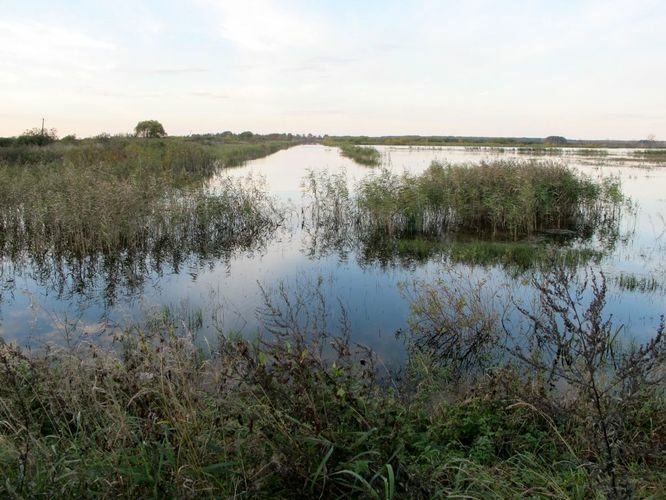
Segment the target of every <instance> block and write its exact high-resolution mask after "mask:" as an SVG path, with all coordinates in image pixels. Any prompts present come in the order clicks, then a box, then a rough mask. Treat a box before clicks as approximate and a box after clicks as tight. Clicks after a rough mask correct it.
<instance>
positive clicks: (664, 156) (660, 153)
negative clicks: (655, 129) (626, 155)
mask: <svg viewBox="0 0 666 500" xmlns="http://www.w3.org/2000/svg"><path fill="white" fill-rule="evenodd" d="M631 154H632V156H633V157H634V158H640V159H642V160H648V161H665V160H666V149H641V150H637V151H632V153H631Z"/></svg>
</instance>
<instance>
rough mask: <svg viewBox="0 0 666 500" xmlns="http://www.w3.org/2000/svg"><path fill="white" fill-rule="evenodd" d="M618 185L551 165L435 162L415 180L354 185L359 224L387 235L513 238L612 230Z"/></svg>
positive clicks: (382, 176) (391, 177)
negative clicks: (551, 232) (458, 234)
mask: <svg viewBox="0 0 666 500" xmlns="http://www.w3.org/2000/svg"><path fill="white" fill-rule="evenodd" d="M623 201H624V200H623V197H622V195H621V192H620V187H619V183H618V182H617V181H615V180H613V179H604V180H602V181H599V182H595V181H593V180H591V179H589V178H585V177H582V176H578V175H576V174H575V173H574V172H573V171H571V170H570V169H569V168H567V167H566V166H564V165H562V164H558V163H552V162H535V161H528V162H519V161H493V162H489V163H485V162H483V163H481V164H479V165H442V164H439V163H433V164H432V165H431V166H430V168H428V170H426V171H425V172H424V173H423V174H421V175H418V176H413V175H408V174H405V175H402V176H397V175H395V174H393V173H391V172H390V171H388V170H384V171H382V172H381V173H379V174H378V175H376V176H372V177H369V178H368V179H367V180H365V181H363V182H362V183H361V185H360V186H359V196H358V200H357V206H358V220H359V221H360V223H361V224H365V225H369V226H372V227H375V228H377V229H380V230H382V231H384V232H386V233H387V234H396V235H410V234H412V235H413V234H426V235H441V234H443V233H446V232H450V231H459V232H460V231H462V232H468V233H477V234H487V235H491V236H499V235H505V236H507V237H509V238H512V239H517V238H519V237H522V236H525V235H530V234H533V233H536V232H538V231H540V230H544V229H559V230H562V229H566V230H569V231H575V232H579V233H582V232H585V231H589V230H590V229H591V228H594V227H600V226H605V225H606V226H607V225H613V224H616V223H617V221H618V218H619V215H620V213H621V208H622V206H623Z"/></svg>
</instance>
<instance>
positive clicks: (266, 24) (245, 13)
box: [208, 0, 321, 52]
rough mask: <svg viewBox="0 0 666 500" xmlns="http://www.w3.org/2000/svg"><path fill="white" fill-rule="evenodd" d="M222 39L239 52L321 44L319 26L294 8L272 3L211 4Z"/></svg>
mask: <svg viewBox="0 0 666 500" xmlns="http://www.w3.org/2000/svg"><path fill="white" fill-rule="evenodd" d="M208 5H210V6H211V7H213V9H214V11H215V12H216V13H217V15H218V16H219V19H220V29H221V33H222V36H223V37H224V38H226V39H227V40H229V41H230V42H232V43H233V44H234V45H236V46H237V47H238V48H240V49H244V50H250V51H257V52H277V51H283V50H286V49H296V50H298V49H299V48H304V47H308V46H311V45H312V44H315V43H319V42H320V41H321V40H320V36H319V32H318V30H317V24H318V23H317V22H316V21H315V19H314V18H313V17H311V16H308V15H306V14H305V13H304V12H302V11H301V10H299V9H298V8H297V7H296V6H295V5H293V4H291V5H289V4H288V3H285V2H280V3H279V4H278V2H274V1H271V0H245V1H242V2H239V1H236V0H217V1H216V0H210V1H209V2H208Z"/></svg>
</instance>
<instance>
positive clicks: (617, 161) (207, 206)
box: [0, 145, 666, 364]
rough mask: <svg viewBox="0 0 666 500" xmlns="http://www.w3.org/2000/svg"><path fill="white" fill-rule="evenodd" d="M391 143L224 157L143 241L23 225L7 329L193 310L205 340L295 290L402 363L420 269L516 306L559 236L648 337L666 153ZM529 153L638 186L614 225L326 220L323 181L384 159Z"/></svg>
mask: <svg viewBox="0 0 666 500" xmlns="http://www.w3.org/2000/svg"><path fill="white" fill-rule="evenodd" d="M377 149H378V150H379V152H380V155H381V160H380V162H381V166H380V167H374V168H373V167H367V166H362V165H359V164H357V163H355V162H354V161H352V160H351V159H349V158H345V157H343V156H341V154H340V151H339V149H338V148H335V147H327V146H322V145H301V146H296V147H293V148H290V149H287V150H283V151H279V152H277V153H275V154H273V155H271V156H268V157H265V158H262V159H259V160H254V161H250V162H248V163H247V164H246V165H244V166H241V167H234V168H227V169H223V170H220V171H219V172H217V173H216V174H215V175H214V176H213V177H212V178H211V179H210V180H209V181H208V182H207V183H206V185H205V186H204V187H202V188H200V189H198V190H197V191H188V192H187V193H186V194H184V193H183V192H181V193H179V194H178V195H177V196H175V197H172V198H170V199H169V200H166V201H165V200H164V199H161V200H160V202H159V203H160V204H159V208H157V209H156V210H155V211H153V212H151V214H150V217H151V218H150V219H149V222H148V223H147V224H146V225H145V228H143V229H142V230H141V231H140V233H137V236H136V239H135V240H134V241H135V243H133V246H132V247H128V246H127V245H124V246H121V247H119V248H122V250H121V251H119V252H118V253H117V254H114V252H113V248H116V247H109V248H111V249H110V250H109V249H106V248H105V249H102V250H100V252H98V254H97V255H95V256H93V255H91V253H90V252H80V253H79V255H78V256H77V255H74V254H72V255H67V252H64V253H61V254H57V252H54V250H53V248H51V247H48V246H45V247H44V248H43V249H41V250H39V249H37V250H36V249H35V248H34V247H35V245H34V242H31V241H27V240H19V239H18V238H17V239H16V240H14V241H13V242H12V246H11V248H10V247H9V246H6V247H5V248H4V250H3V254H2V255H1V259H2V267H1V270H0V334H1V335H2V336H4V337H5V338H6V339H11V340H14V341H16V342H18V343H19V344H21V345H38V344H42V343H44V342H61V341H62V340H63V339H66V338H68V337H70V336H76V337H77V338H80V337H81V336H85V337H90V338H94V339H96V341H99V342H105V341H107V340H108V339H109V338H111V336H112V335H113V333H114V332H115V331H116V330H117V329H119V328H122V327H123V326H124V325H125V324H127V323H129V322H130V321H133V320H137V319H141V318H143V317H145V316H146V314H174V313H178V314H183V316H184V317H186V318H187V321H188V322H189V326H190V327H192V329H193V330H196V331H197V332H198V333H199V335H200V339H202V341H203V339H205V338H214V337H215V336H216V335H218V334H219V333H221V332H222V333H225V334H229V333H239V334H241V335H243V336H245V337H252V336H254V335H256V334H257V333H258V332H260V331H262V330H263V329H265V327H266V314H265V313H266V307H267V305H273V306H277V307H283V306H285V305H287V304H288V303H289V304H291V305H292V306H297V309H298V311H299V321H306V322H308V321H309V322H313V321H316V322H318V324H321V325H322V326H321V327H322V328H324V327H325V328H327V329H330V330H335V329H336V328H337V325H338V324H339V321H340V320H341V319H342V318H344V319H345V321H347V322H348V327H349V330H350V332H351V338H352V340H353V341H355V342H359V343H361V344H364V345H367V346H369V347H370V348H372V349H373V350H375V351H376V352H377V353H378V355H379V356H380V359H381V360H382V361H383V362H385V363H387V364H395V363H399V362H400V361H401V360H402V359H403V357H404V350H405V347H404V340H403V339H402V338H400V336H396V332H400V331H403V330H405V329H406V327H407V320H408V317H409V313H410V291H409V290H410V285H411V284H412V283H414V282H415V281H417V282H420V283H428V282H433V281H434V280H438V279H442V280H445V281H446V282H448V283H460V284H462V285H464V284H468V283H473V282H476V281H478V280H483V282H484V283H485V285H484V287H485V288H486V289H487V290H493V293H494V295H495V300H496V302H497V304H498V307H499V308H502V307H503V305H505V304H507V303H509V302H511V301H515V300H520V301H526V302H529V300H530V298H531V295H530V294H531V291H530V286H529V277H530V273H531V272H532V271H533V269H535V268H536V267H537V266H538V265H539V263H540V262H541V261H542V260H543V259H542V257H543V256H545V255H546V254H547V253H548V254H549V253H552V252H559V253H558V255H560V257H561V258H563V259H564V260H565V261H566V262H568V264H569V265H570V266H572V267H573V268H575V270H576V272H578V273H584V271H585V269H586V268H588V267H590V266H591V267H593V268H595V269H601V270H602V271H603V273H604V275H605V278H606V283H607V285H608V294H607V302H608V303H607V312H609V313H612V317H613V321H614V323H615V324H616V325H620V324H622V325H624V326H623V335H626V336H627V338H637V339H639V340H643V339H645V338H648V337H649V336H651V335H652V334H653V333H654V331H655V330H656V329H657V327H658V324H659V319H660V315H661V314H662V313H663V312H664V311H665V310H666V295H665V293H664V286H665V285H666V261H665V259H664V258H663V255H664V250H665V247H666V219H665V216H666V196H665V195H664V190H663V186H664V185H666V168H664V167H662V166H660V163H659V161H653V160H651V159H650V158H647V159H646V157H645V156H644V155H642V154H640V152H636V151H632V150H575V149H560V150H557V151H556V154H552V153H551V154H548V155H545V154H543V152H542V151H534V150H528V149H524V148H522V149H521V148H502V149H498V148H462V147H461V148H423V147H389V146H379V147H377ZM530 159H534V160H538V161H552V162H557V163H564V164H566V165H568V166H569V167H570V168H572V169H574V170H576V171H577V172H578V173H580V174H583V175H586V176H589V177H590V178H591V179H593V180H595V181H599V182H601V181H602V180H603V179H612V180H613V181H614V182H619V185H620V189H621V192H622V194H623V195H624V196H625V197H627V198H628V199H629V202H628V203H624V204H623V208H622V210H621V213H619V216H618V217H619V218H618V220H617V221H615V222H614V225H613V228H612V230H608V231H606V232H605V233H604V232H603V231H601V232H600V231H597V230H596V229H595V230H590V231H589V232H587V233H586V234H581V233H578V232H572V231H568V230H556V228H553V229H552V230H543V228H541V229H540V230H539V231H535V232H534V233H533V234H530V235H524V236H520V237H513V238H506V237H503V236H502V235H499V236H497V235H496V236H494V237H493V236H492V235H491V236H488V235H484V236H483V237H481V236H479V235H475V234H468V233H466V232H463V231H457V232H455V233H451V234H443V235H441V234H440V235H438V236H437V237H436V238H434V237H432V235H431V236H430V237H427V238H426V237H421V236H414V235H410V236H405V235H397V236H396V237H395V238H393V239H392V240H391V241H390V243H389V244H386V241H384V240H382V241H381V242H376V241H375V240H372V241H369V240H368V239H367V238H364V236H363V235H362V234H361V233H359V231H358V230H355V229H354V230H353V228H352V227H351V226H352V225H353V224H351V223H350V222H349V221H348V220H346V219H345V220H346V222H345V223H344V224H343V226H344V227H339V225H338V226H336V227H333V228H332V226H330V225H327V224H325V223H313V220H314V219H313V215H312V211H313V210H315V209H316V207H315V201H316V200H314V199H313V192H312V190H311V188H312V185H313V184H312V182H319V184H318V185H319V186H321V185H322V184H321V182H322V181H324V180H326V179H328V181H332V180H333V181H335V182H338V183H339V184H338V187H340V186H342V185H344V186H346V189H347V190H348V192H347V195H348V196H349V197H353V196H355V194H354V193H355V190H356V188H357V186H358V185H359V183H360V182H362V181H363V179H366V178H367V177H368V176H375V177H376V176H378V175H380V172H386V171H388V172H392V173H394V174H396V175H401V174H402V173H403V172H408V173H409V174H411V175H419V174H422V173H423V172H425V171H426V170H427V169H428V167H429V166H430V165H431V163H432V162H433V161H438V162H441V163H446V164H458V163H465V164H472V163H479V162H481V161H494V160H507V161H508V160H516V161H525V160H530ZM320 194H321V193H320ZM319 201H321V200H319ZM225 204H226V205H225ZM227 205H228V206H232V207H235V208H234V210H235V212H233V213H235V214H236V215H237V214H238V211H237V210H238V207H244V208H243V210H246V212H243V214H244V217H245V218H242V217H240V218H238V219H237V220H236V219H234V216H233V213H232V212H225V208H224V207H225V206H227ZM248 214H249V215H248ZM249 216H251V220H252V221H253V222H252V224H251V227H250V226H247V224H248V222H247V217H249ZM5 217H8V216H7V214H5ZM246 226H247V227H246ZM166 228H176V230H167V229H166ZM26 234H27V233H26ZM562 256H564V257H562ZM544 259H545V257H544ZM167 311H170V312H167ZM324 325H325V326H324Z"/></svg>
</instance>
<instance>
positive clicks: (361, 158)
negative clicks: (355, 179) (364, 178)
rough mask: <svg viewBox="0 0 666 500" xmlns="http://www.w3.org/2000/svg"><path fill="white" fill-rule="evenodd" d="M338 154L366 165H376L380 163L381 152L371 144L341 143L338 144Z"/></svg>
mask: <svg viewBox="0 0 666 500" xmlns="http://www.w3.org/2000/svg"><path fill="white" fill-rule="evenodd" d="M340 154H341V155H342V156H344V157H346V158H350V159H352V160H354V161H355V162H356V163H359V164H361V165H365V166H367V167H376V166H378V165H379V164H380V163H381V154H380V153H379V151H378V150H377V149H376V148H373V147H372V146H356V145H353V144H343V145H342V146H340Z"/></svg>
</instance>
